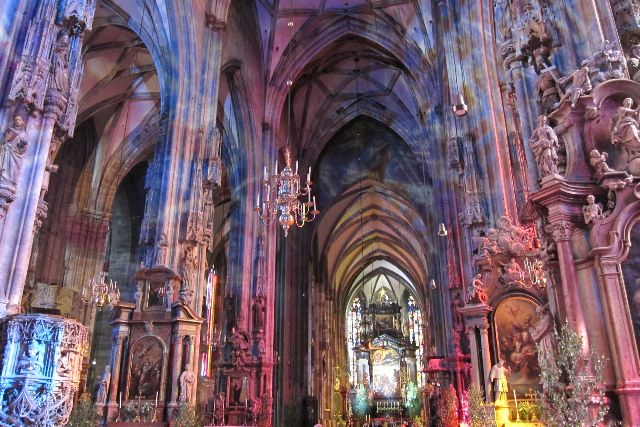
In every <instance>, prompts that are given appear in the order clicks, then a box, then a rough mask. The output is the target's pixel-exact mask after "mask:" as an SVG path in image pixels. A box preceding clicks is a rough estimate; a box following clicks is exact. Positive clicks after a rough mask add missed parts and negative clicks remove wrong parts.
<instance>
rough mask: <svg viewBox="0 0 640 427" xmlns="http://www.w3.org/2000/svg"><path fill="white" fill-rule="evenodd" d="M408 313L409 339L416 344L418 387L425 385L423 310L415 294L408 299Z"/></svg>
mask: <svg viewBox="0 0 640 427" xmlns="http://www.w3.org/2000/svg"><path fill="white" fill-rule="evenodd" d="M407 314H408V317H409V331H408V332H409V339H410V340H411V343H412V344H414V345H416V346H417V347H418V348H417V350H416V370H417V376H418V378H417V381H418V387H423V386H424V373H423V372H422V356H423V349H422V347H423V345H422V344H423V336H422V312H421V311H420V308H419V307H418V305H417V304H416V300H415V298H414V297H413V295H409V298H408V299H407Z"/></svg>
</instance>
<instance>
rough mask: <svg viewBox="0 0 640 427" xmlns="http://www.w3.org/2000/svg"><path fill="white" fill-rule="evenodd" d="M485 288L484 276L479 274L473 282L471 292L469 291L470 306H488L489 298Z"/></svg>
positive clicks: (468, 300)
mask: <svg viewBox="0 0 640 427" xmlns="http://www.w3.org/2000/svg"><path fill="white" fill-rule="evenodd" d="M484 288H485V286H484V283H482V274H480V273H478V274H476V276H475V277H474V278H473V280H472V281H471V290H470V291H469V296H468V297H467V302H468V303H470V304H486V302H487V300H488V299H489V298H488V296H487V293H486V291H485V290H484Z"/></svg>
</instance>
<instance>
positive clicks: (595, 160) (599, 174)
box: [589, 149, 613, 179]
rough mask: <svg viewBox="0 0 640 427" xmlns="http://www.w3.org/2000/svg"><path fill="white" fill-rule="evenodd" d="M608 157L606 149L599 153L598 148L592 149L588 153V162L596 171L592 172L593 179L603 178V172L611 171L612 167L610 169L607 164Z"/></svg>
mask: <svg viewBox="0 0 640 427" xmlns="http://www.w3.org/2000/svg"><path fill="white" fill-rule="evenodd" d="M608 157H609V155H608V154H607V152H606V151H603V152H602V153H600V152H599V151H598V150H595V149H594V150H591V152H590V153H589V163H591V166H592V167H593V169H594V170H595V171H596V172H595V173H594V174H593V176H594V178H595V179H602V178H604V174H605V173H607V172H613V169H611V168H610V167H609V165H608V164H607V158H608Z"/></svg>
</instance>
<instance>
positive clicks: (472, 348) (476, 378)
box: [465, 325, 480, 385]
mask: <svg viewBox="0 0 640 427" xmlns="http://www.w3.org/2000/svg"><path fill="white" fill-rule="evenodd" d="M465 331H466V333H467V337H468V338H469V353H470V355H471V375H472V382H474V383H476V384H478V385H480V363H479V362H478V342H477V340H476V327H475V326H473V325H467V326H466V328H465Z"/></svg>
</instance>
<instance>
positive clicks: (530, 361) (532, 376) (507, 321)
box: [494, 297, 540, 394]
mask: <svg viewBox="0 0 640 427" xmlns="http://www.w3.org/2000/svg"><path fill="white" fill-rule="evenodd" d="M536 307H538V305H537V304H536V303H535V302H533V301H532V300H530V299H527V298H523V297H511V298H507V299H505V300H504V301H502V302H501V303H500V304H499V305H498V307H497V308H496V311H495V315H494V322H495V331H496V340H497V343H498V351H499V354H500V357H502V358H504V361H505V365H506V366H507V367H508V368H509V369H510V370H511V375H510V376H509V377H508V378H507V381H508V383H509V388H510V389H515V390H516V391H517V392H518V393H519V394H520V393H522V394H526V393H528V392H529V391H530V390H538V389H539V388H540V366H539V365H538V350H537V348H536V344H535V342H534V341H533V338H532V337H531V333H530V331H529V330H530V329H531V328H533V327H534V326H535V323H536V322H537V320H538V316H537V315H536Z"/></svg>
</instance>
